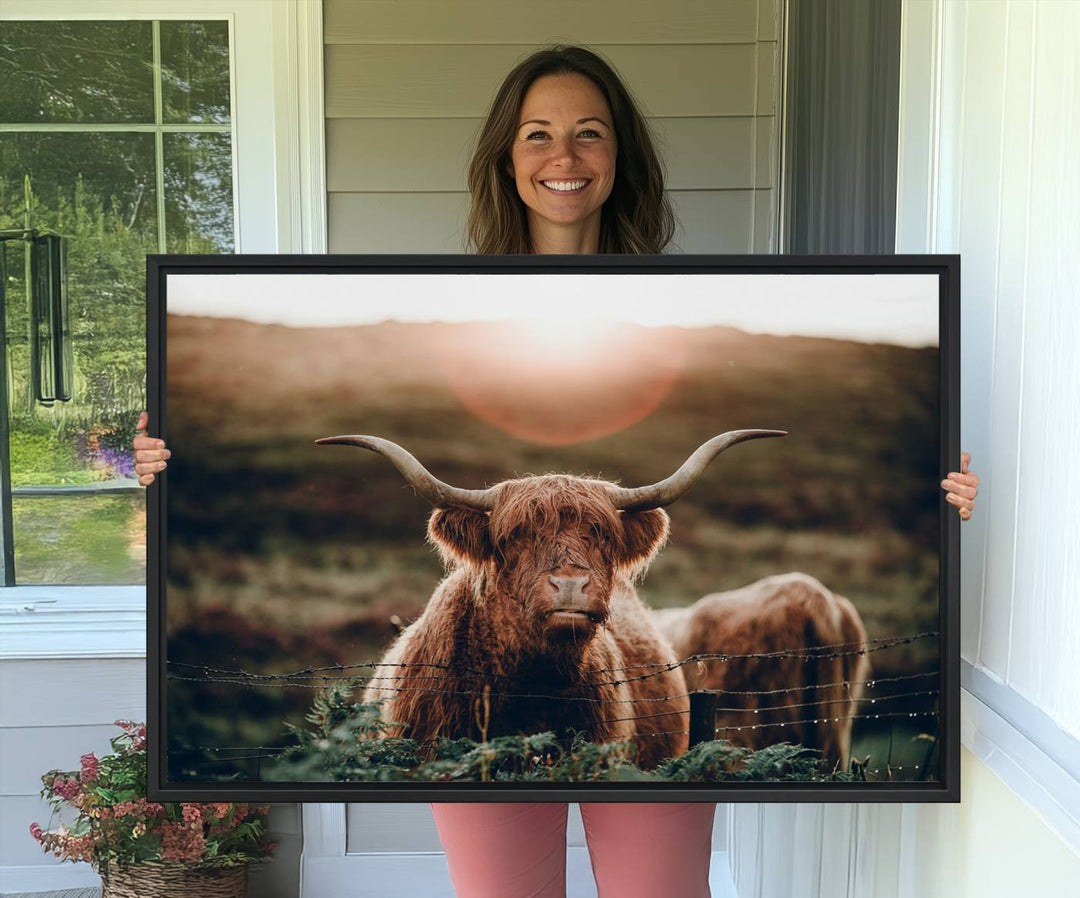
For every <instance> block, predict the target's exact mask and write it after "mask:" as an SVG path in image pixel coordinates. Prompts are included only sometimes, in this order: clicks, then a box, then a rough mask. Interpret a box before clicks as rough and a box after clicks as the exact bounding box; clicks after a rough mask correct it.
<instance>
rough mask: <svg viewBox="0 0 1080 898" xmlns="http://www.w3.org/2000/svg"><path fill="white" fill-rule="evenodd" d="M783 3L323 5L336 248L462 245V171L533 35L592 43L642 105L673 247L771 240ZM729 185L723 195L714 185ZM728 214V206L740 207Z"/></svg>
mask: <svg viewBox="0 0 1080 898" xmlns="http://www.w3.org/2000/svg"><path fill="white" fill-rule="evenodd" d="M777 8H778V7H777V3H776V2H774V0H762V2H760V3H759V2H757V0H753V2H743V3H725V4H717V3H710V2H697V3H692V2H679V3H675V4H674V5H669V6H667V7H661V6H659V5H657V4H654V3H643V2H630V3H626V2H618V3H616V2H598V3H587V4H579V3H572V2H565V3H549V4H547V5H545V6H544V8H543V16H542V17H543V19H544V21H545V22H573V23H574V26H573V27H574V31H573V34H566V33H563V34H559V33H556V32H551V33H548V32H547V31H546V30H545V28H547V27H550V26H545V25H543V24H537V23H536V22H535V19H536V7H535V6H534V5H532V4H528V5H526V4H523V3H515V2H512V3H488V2H478V3H468V2H454V3H446V2H442V0H395V2H366V0H361V2H345V0H329V2H327V3H326V4H325V7H324V16H325V38H326V55H325V77H326V135H327V150H326V154H327V190H328V206H329V246H330V251H331V252H338V253H456V252H463V251H464V249H465V246H464V225H465V217H466V214H467V209H468V194H467V191H466V186H465V185H466V168H467V166H468V161H469V158H470V156H471V153H472V148H473V145H474V141H475V138H476V135H477V132H478V131H479V128H480V126H481V123H482V120H483V116H484V114H485V113H486V111H487V108H488V104H489V103H490V101H491V98H492V95H493V93H494V91H495V89H496V88H497V86H498V84H499V83H500V81H501V79H502V78H503V77H504V76H505V74H506V73H507V71H509V70H510V68H511V67H512V66H513V65H514V64H515V63H516V62H518V61H519V60H521V59H522V58H524V57H525V56H527V55H528V54H529V53H530V52H532V50H533V49H535V48H536V47H537V46H540V45H543V44H545V43H552V42H556V41H558V40H562V41H564V42H574V43H584V44H588V45H590V46H592V47H594V48H596V49H597V50H598V51H599V52H601V53H602V54H603V55H604V56H606V57H607V58H608V59H610V60H611V61H612V63H613V64H614V65H615V67H616V68H617V69H618V70H619V72H620V73H621V74H622V75H623V77H624V78H625V79H626V81H627V83H628V84H629V85H630V87H631V89H632V90H633V92H634V94H635V96H637V98H638V99H639V100H640V101H641V103H642V105H643V106H644V108H645V109H646V111H647V113H648V115H649V118H650V123H651V125H652V127H653V130H654V133H655V134H656V136H657V143H658V148H659V149H660V151H661V153H662V155H663V158H664V161H665V165H666V168H667V171H668V181H667V185H668V187H669V189H670V190H671V191H672V200H673V203H674V206H675V209H676V214H677V215H678V217H679V228H678V230H677V232H676V237H675V245H674V246H673V247H672V251H675V252H678V251H682V252H737V253H743V252H767V251H775V249H776V240H775V236H774V234H775V231H776V211H775V210H776V206H777V204H778V201H777V191H776V189H775V188H776V186H777V185H776V166H775V162H774V160H775V158H776V155H777V141H778V137H779V135H778V133H777V131H778V129H777V127H776V116H777V109H778V98H779V71H780V59H779V49H778V48H779V45H778V43H777V30H778V28H777V24H778V14H777ZM720 194H723V195H720ZM732 216H734V217H732Z"/></svg>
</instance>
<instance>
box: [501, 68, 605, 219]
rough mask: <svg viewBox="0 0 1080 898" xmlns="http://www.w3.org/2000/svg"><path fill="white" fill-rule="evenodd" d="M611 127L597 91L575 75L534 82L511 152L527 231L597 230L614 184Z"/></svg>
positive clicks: (589, 81)
mask: <svg viewBox="0 0 1080 898" xmlns="http://www.w3.org/2000/svg"><path fill="white" fill-rule="evenodd" d="M615 151H616V144H615V128H614V122H613V121H612V117H611V110H610V109H608V104H607V101H606V100H605V99H604V95H603V94H602V93H601V92H600V89H599V88H598V87H597V86H596V85H595V84H594V83H593V82H592V81H591V80H590V79H589V78H587V77H585V76H584V75H578V74H562V75H545V76H543V77H542V78H537V79H536V81H534V82H533V83H532V86H531V87H530V88H529V90H528V91H527V92H526V94H525V99H524V100H523V101H522V103H521V111H520V113H519V114H518V129H517V133H516V134H515V135H514V142H513V145H512V147H511V150H510V160H511V165H512V168H513V171H512V174H513V176H514V180H515V182H516V184H517V191H518V195H519V196H520V197H521V200H522V202H523V203H525V205H526V207H527V208H528V218H529V230H530V233H531V234H532V235H533V237H534V239H535V237H536V232H537V229H538V228H550V227H553V226H554V227H556V228H559V229H566V228H567V227H579V226H583V225H590V226H592V227H595V228H597V229H598V228H599V222H600V208H601V207H602V206H603V205H604V202H605V201H606V200H607V198H608V197H609V196H610V195H611V188H612V185H613V184H614V182H615Z"/></svg>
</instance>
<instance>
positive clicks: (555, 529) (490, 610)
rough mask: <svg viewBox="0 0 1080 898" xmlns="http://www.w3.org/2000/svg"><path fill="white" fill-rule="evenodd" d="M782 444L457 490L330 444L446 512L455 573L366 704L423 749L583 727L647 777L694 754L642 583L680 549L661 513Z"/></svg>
mask: <svg viewBox="0 0 1080 898" xmlns="http://www.w3.org/2000/svg"><path fill="white" fill-rule="evenodd" d="M783 435H784V432H783V431H772V430H738V431H731V432H730V433H726V434H722V435H720V436H717V437H714V438H713V439H711V440H709V441H708V442H707V443H705V444H704V445H703V446H701V447H700V448H699V449H698V450H697V451H695V452H694V453H693V454H692V455H691V456H690V458H688V459H687V461H686V462H685V463H684V464H683V465H682V467H680V468H679V470H678V471H676V472H675V473H674V474H673V475H672V476H671V477H668V478H667V479H666V480H663V481H661V482H659V483H656V484H652V485H650V486H644V487H638V488H634V489H629V488H625V487H620V486H616V485H615V484H612V483H609V482H606V481H602V480H592V479H586V478H582V477H575V476H571V475H567V474H546V475H541V476H527V477H522V478H518V479H515V480H507V481H503V482H502V483H499V484H496V485H495V486H492V487H490V488H488V489H486V490H466V489H459V488H457V487H453V486H450V485H448V484H446V483H443V482H441V481H439V480H436V479H435V478H434V477H433V476H432V475H431V474H430V473H429V472H428V471H427V470H426V469H425V468H424V467H423V466H421V464H420V463H419V462H418V461H417V460H416V459H415V458H414V457H413V456H412V455H410V454H409V453H408V452H406V451H405V450H404V449H402V448H401V447H400V446H398V445H396V444H395V443H391V442H389V441H387V440H383V439H380V438H378V437H370V436H339V437H328V438H326V439H322V440H318V441H317V442H318V443H320V444H326V443H340V444H346V445H354V446H360V447H362V448H365V449H369V450H371V451H373V452H377V453H379V454H380V455H383V456H385V457H386V458H387V459H389V460H390V461H391V462H392V463H393V464H394V465H395V466H396V467H397V469H398V470H399V471H400V472H401V473H402V475H403V476H404V477H405V479H406V480H407V481H408V482H409V484H410V485H411V486H412V487H413V489H414V490H415V491H416V492H417V493H419V494H420V495H421V496H422V497H423V498H425V499H427V501H428V502H430V503H431V504H432V505H433V506H434V507H435V511H434V512H433V513H432V515H431V518H430V519H429V521H428V537H429V539H430V540H431V542H432V543H434V545H435V546H436V548H437V549H438V550H439V552H440V554H441V555H442V557H443V560H444V561H445V562H446V565H447V568H448V574H447V576H446V578H445V579H444V580H443V581H442V582H441V583H440V584H439V585H438V587H437V588H436V589H435V592H434V594H433V595H432V596H431V599H430V600H429V602H428V604H427V606H426V607H425V609H424V612H423V613H422V614H421V616H420V617H419V618H418V619H417V620H416V621H414V622H413V623H412V624H410V625H409V626H408V627H406V628H405V629H404V630H403V631H402V633H401V635H400V636H399V637H398V638H397V639H396V640H395V642H394V643H393V644H392V645H391V646H390V648H389V649H388V650H387V652H386V654H385V655H384V656H383V658H382V659H381V661H380V664H379V666H378V667H377V668H376V669H375V672H374V675H373V678H372V680H371V681H370V682H369V684H368V687H367V689H366V691H365V693H364V701H367V702H371V701H375V700H378V699H380V698H387V699H388V701H385V702H384V703H383V706H382V717H383V719H384V720H385V721H387V722H392V723H397V724H401V726H396V727H394V728H392V729H390V730H389V731H388V735H405V736H408V737H410V738H413V739H417V740H421V741H423V742H426V741H429V740H434V739H436V738H437V737H440V736H445V737H450V738H460V737H465V736H469V737H472V738H477V737H479V736H484V737H486V738H492V737H495V736H499V735H516V734H532V733H539V732H545V731H554V732H556V733H557V734H558V735H559V736H560V737H561V738H565V736H566V732H567V729H568V728H573V729H574V730H577V731H578V732H581V733H583V734H584V735H585V736H586V737H587V738H589V739H590V740H592V741H594V742H600V743H607V742H620V741H630V742H633V743H635V744H636V745H637V747H638V751H637V758H636V760H637V763H638V764H639V765H640V766H642V767H653V766H655V765H656V764H657V763H659V762H660V761H662V760H663V759H664V758H668V757H676V756H678V755H681V754H683V753H685V751H686V749H687V744H688V729H689V726H688V721H689V699H688V697H687V689H686V682H685V679H684V677H683V672H682V670H681V669H680V667H679V666H678V659H677V658H676V657H675V655H674V653H673V652H672V649H671V646H670V645H669V644H668V643H667V641H666V640H665V639H664V638H663V637H661V636H660V634H659V633H658V632H657V630H656V628H655V627H654V626H653V624H652V622H651V619H650V617H649V613H648V610H647V609H646V607H645V605H644V604H643V603H642V602H641V600H640V599H639V598H638V595H637V593H636V591H635V590H634V586H633V582H634V580H635V579H636V578H637V577H638V576H640V575H641V574H642V573H643V572H644V570H645V569H646V567H647V566H648V564H649V562H650V561H651V560H652V558H653V557H654V556H655V555H656V553H657V551H658V550H659V549H660V547H661V546H662V545H663V543H664V541H665V540H666V539H667V535H668V516H667V513H666V512H665V511H664V510H663V507H664V506H666V505H670V504H671V503H672V502H674V501H675V500H676V499H678V498H679V497H680V496H682V495H683V494H684V493H685V492H686V491H687V490H688V489H689V488H690V486H691V485H692V484H693V482H694V481H695V480H696V479H697V478H698V477H699V476H700V475H701V473H702V471H704V469H705V467H706V466H707V465H708V464H709V463H710V462H711V461H712V460H713V459H714V458H715V457H716V456H717V455H719V454H720V453H721V452H722V451H724V450H725V449H727V448H728V447H730V446H733V445H735V444H736V443H738V442H742V441H743V440H749V439H754V438H757V437H769V436H783ZM643 674H644V676H643ZM395 677H396V678H400V679H394V678H395ZM429 677H430V679H428V678H429ZM485 686H486V687H488V688H489V689H490V693H489V699H488V703H487V707H486V708H483V707H481V704H482V703H481V697H482V695H483V694H484V689H485ZM485 719H486V725H485V726H483V730H481V724H482V723H483V722H484V721H485Z"/></svg>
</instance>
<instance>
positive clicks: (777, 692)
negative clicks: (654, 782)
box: [166, 631, 940, 779]
mask: <svg viewBox="0 0 1080 898" xmlns="http://www.w3.org/2000/svg"><path fill="white" fill-rule="evenodd" d="M938 635H939V633H938V632H937V631H927V632H923V633H917V634H913V635H910V636H895V637H880V638H875V639H867V640H865V641H863V642H848V643H834V644H830V645H822V646H800V647H798V648H794V649H788V650H775V651H770V652H755V653H719V652H717V653H696V654H693V655H690V656H688V657H687V658H684V659H683V660H682V661H679V662H675V663H671V664H665V663H649V664H637V665H628V666H622V667H611V668H590V669H588V670H587V671H586V673H587V674H590V675H603V674H623V676H622V677H621V678H614V679H600V680H596V681H590V680H585V681H584V682H583V683H582V684H581V687H580V688H581V689H586V690H587V689H588V688H589V687H598V686H619V685H624V684H629V683H636V682H640V681H643V680H648V679H651V678H655V677H660V676H663V675H664V674H666V673H668V672H670V671H673V670H676V669H679V668H685V667H687V666H690V665H703V664H707V663H709V662H720V663H724V662H729V661H743V662H749V663H753V662H760V661H766V660H775V659H780V658H784V659H799V660H802V661H804V662H807V663H809V662H811V661H819V660H823V659H834V658H841V657H847V656H855V655H866V654H871V653H875V652H880V651H885V650H887V649H890V648H895V647H897V646H902V645H907V644H910V643H913V642H916V641H918V640H922V639H929V638H935V637H937V636H938ZM166 664H167V667H168V668H169V672H167V673H166V677H167V679H169V680H174V681H183V682H195V683H207V684H216V685H232V686H244V687H249V688H274V689H281V688H288V689H326V688H327V687H328V686H331V685H333V684H335V683H341V682H343V681H344V682H347V683H348V684H349V685H350V687H351V688H354V689H360V688H363V689H365V690H372V691H377V692H383V693H388V694H389V695H388V696H387V697H391V696H393V695H394V694H397V693H399V692H429V693H442V694H452V695H465V696H473V697H474V698H475V697H476V696H477V693H478V691H479V690H480V687H481V686H482V685H483V684H487V685H488V686H489V691H488V694H489V695H490V697H491V698H505V699H518V700H521V699H534V700H553V701H559V702H591V703H599V704H632V705H648V704H650V703H664V702H670V701H675V700H680V699H689V708H686V709H682V710H664V711H659V712H657V713H652V714H637V715H628V716H620V717H611V718H608V720H609V721H610V722H629V721H639V720H640V721H645V720H649V721H651V720H657V719H660V718H678V717H683V716H685V718H686V719H685V724H684V725H685V729H658V730H656V729H648V728H647V729H648V731H646V732H638V733H635V734H633V735H634V738H636V739H639V740H640V739H650V738H661V737H666V736H672V735H687V736H688V737H689V745H690V746H691V747H692V746H694V745H697V744H699V743H701V742H706V741H710V740H714V739H717V738H722V739H731V738H732V737H735V739H736V740H737V739H739V737H738V736H736V735H735V734H739V733H744V732H752V731H755V730H763V729H775V730H776V732H777V734H778V735H784V733H783V732H782V731H783V730H785V728H786V729H787V730H788V731H789V732H791V733H794V734H798V733H800V732H806V729H804V728H808V727H810V726H822V725H826V726H827V725H828V724H830V723H833V724H838V723H840V722H841V721H848V720H851V721H854V720H880V719H887V718H908V719H916V718H932V720H933V732H932V733H930V734H923V735H924V736H925V738H926V741H927V748H926V752H925V754H924V756H923V758H922V762H921V763H920V764H914V765H899V766H893V765H892V753H893V728H891V727H890V728H889V749H888V754H887V758H886V761H885V764H884V766H883V767H875V768H869V767H868V766H867V765H866V764H864V763H862V762H860V761H859V760H858V759H854V758H853V759H852V767H853V769H854V770H856V772H857V773H859V774H860V775H861V777H862V778H864V779H865V776H866V775H867V774H874V775H876V774H885V775H886V776H887V777H888V778H889V779H892V777H893V774H894V772H895V773H899V772H901V771H904V770H911V771H913V772H915V774H916V775H917V776H918V778H919V779H926V778H927V777H928V776H929V772H930V769H931V765H930V760H931V757H932V755H933V752H934V748H935V746H936V742H937V733H938V727H939V710H937V709H936V708H935V710H927V711H889V710H885V711H878V710H876V706H878V704H879V703H882V704H884V703H886V702H890V701H897V700H901V699H912V698H918V697H921V696H927V697H928V696H938V695H939V692H940V690H938V689H922V690H915V691H907V692H890V693H888V694H884V695H865V696H863V695H860V696H857V697H856V696H853V695H852V694H851V689H852V687H863V689H864V690H867V689H875V688H878V687H879V686H881V685H883V684H895V683H903V682H907V681H910V680H918V679H926V678H930V677H937V676H938V673H939V672H938V671H937V670H933V671H926V672H921V673H914V674H906V675H899V676H892V677H876V678H871V679H866V680H852V681H848V680H837V681H834V682H829V683H804V684H801V685H798V686H792V687H781V688H773V689H760V690H727V689H710V688H698V689H693V690H690V691H687V692H679V693H673V694H669V695H662V696H649V697H641V698H630V699H608V698H600V697H597V696H589V695H565V694H560V695H551V694H545V693H533V692H505V691H499V690H497V689H495V688H493V687H491V684H492V683H493V682H494V683H497V682H498V681H500V680H509V681H519V680H520V678H519V677H517V676H514V675H510V674H498V673H493V672H489V671H484V670H477V669H471V668H462V667H456V666H452V665H446V664H438V663H430V662H396V663H386V662H382V661H367V662H359V663H355V664H332V665H325V666H321V667H306V668H303V669H300V670H296V671H291V672H287V673H271V674H259V673H253V672H250V671H247V670H244V669H242V668H235V669H229V668H220V667H213V666H209V665H205V664H193V663H189V662H180V661H167V662H166ZM394 668H396V669H400V670H401V671H403V672H402V673H398V674H395V675H386V674H382V675H379V674H376V673H373V674H372V675H371V676H360V675H348V672H350V671H357V670H363V669H370V670H372V671H378V670H386V669H394ZM421 669H427V670H430V671H432V672H430V673H419V672H413V671H419V670H421ZM174 671H175V672H174ZM181 671H182V672H181ZM631 671H646V672H645V673H640V674H635V675H628V674H629V672H631ZM451 678H452V679H454V680H456V681H458V682H459V685H460V681H462V680H465V681H466V682H467V681H468V680H469V679H472V678H474V679H475V680H476V682H477V687H476V688H468V689H441V688H438V686H437V684H438V683H439V682H440V681H445V680H447V679H451ZM420 682H424V683H427V684H428V685H413V684H414V683H416V684H419V683H420ZM374 683H393V685H385V686H383V685H378V686H376V685H372V684H374ZM835 688H841V689H843V690H844V692H845V694H844V695H843V696H842V697H839V698H820V699H816V700H813V701H801V702H794V703H791V702H784V701H780V702H779V703H776V704H768V705H759V704H756V700H757V699H759V698H760V697H762V696H780V697H782V696H785V695H790V694H792V693H800V696H799V697H800V698H806V697H807V694H808V693H811V692H812V691H813V690H821V689H835ZM723 696H742V697H745V701H747V702H750V703H753V706H752V707H746V706H741V705H737V704H736V705H727V704H725V705H721V704H720V703H719V702H720V699H721V698H722V697H723ZM935 701H936V700H935ZM837 704H840V705H844V706H847V708H855V707H857V706H858V705H860V704H861V705H864V706H868V707H875V712H874V713H869V712H868V711H864V712H861V713H854V714H836V715H829V714H823V713H821V712H822V711H823V710H825V707H826V706H828V705H837ZM799 708H813V709H814V711H816V712H817V713H816V714H815V713H814V711H811V712H804V713H805V714H806V715H807V716H805V717H803V716H801V715H800V716H798V717H797V718H796V719H790V718H786V719H783V720H763V718H768V717H770V716H772V715H774V714H780V713H783V714H790V713H791V712H792V710H793V709H799ZM840 710H844V709H843V708H841V709H840ZM732 714H745V715H755V716H756V719H757V721H758V722H754V719H755V718H753V717H747V719H746V721H745V722H740V723H735V724H727V725H723V726H717V720H718V718H719V717H721V715H723V716H724V718H726V717H727V716H728V715H732ZM672 722H674V721H672ZM676 725H678V724H676ZM804 738H805V737H804ZM413 741H415V742H417V743H418V744H421V745H423V744H434V743H436V742H438V740H436V739H428V740H423V739H419V740H413ZM777 741H784V740H783V739H778V740H777ZM285 747H286V746H262V745H260V746H252V745H245V746H198V747H197V750H198V751H201V752H204V753H207V754H209V755H211V756H212V757H210V758H205V759H204V763H235V762H239V761H255V764H256V779H258V778H259V776H260V773H261V767H262V762H263V761H264V760H267V759H276V758H277V757H279V755H280V753H281V752H282V751H283V750H284V748H285ZM231 752H246V753H247V754H239V755H236V754H227V753H231ZM252 752H254V754H252Z"/></svg>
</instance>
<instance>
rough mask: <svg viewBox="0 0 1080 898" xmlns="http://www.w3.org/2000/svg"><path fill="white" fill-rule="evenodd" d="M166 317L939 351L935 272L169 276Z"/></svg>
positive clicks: (306, 325)
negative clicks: (678, 332)
mask: <svg viewBox="0 0 1080 898" xmlns="http://www.w3.org/2000/svg"><path fill="white" fill-rule="evenodd" d="M167 306H168V312H169V314H174V315H203V316H212V317H220V318H240V319H244V320H247V321H255V322H260V323H264V324H284V325H290V326H294V327H336V326H342V325H354V324H373V323H376V322H380V321H389V320H393V321H448V322H449V321H520V320H525V321H539V322H553V323H558V324H560V325H562V326H564V327H565V326H566V325H567V324H569V323H571V322H575V323H576V322H581V323H583V324H587V323H589V322H598V321H599V322H615V321H626V322H632V323H637V324H642V325H646V326H650V327H656V326H665V325H678V326H682V327H705V326H712V325H725V326H729V327H736V328H739V329H740V330H744V331H748V332H751V333H768V334H777V335H791V334H798V335H802V336H814V337H836V338H839V339H846V340H860V341H865V342H876V343H896V344H900V345H904V346H937V343H938V278H937V276H936V275H932V274H869V275H861V274H860V275H856V274H852V275H836V274H809V275H802V274H787V275H783V274H678V275H674V274H668V275H654V274H630V275H609V274H528V275H522V274H392V275H390V274H171V275H169V276H168V286H167Z"/></svg>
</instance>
